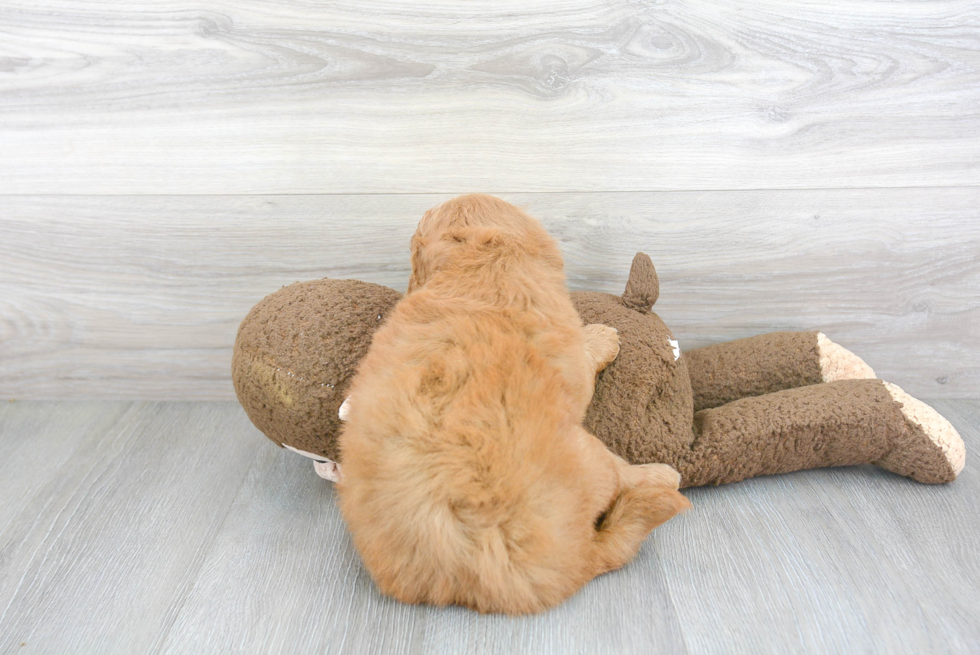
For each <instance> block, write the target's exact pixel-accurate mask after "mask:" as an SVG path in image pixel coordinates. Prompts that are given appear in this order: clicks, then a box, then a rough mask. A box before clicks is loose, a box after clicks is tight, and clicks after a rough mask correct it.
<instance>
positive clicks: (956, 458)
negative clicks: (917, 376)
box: [674, 379, 965, 487]
mask: <svg viewBox="0 0 980 655" xmlns="http://www.w3.org/2000/svg"><path fill="white" fill-rule="evenodd" d="M964 461H965V449H964V446H963V441H962V440H961V439H960V437H959V435H958V434H957V433H956V430H955V429H954V428H953V427H952V425H950V424H949V422H948V421H946V419H944V418H943V417H942V416H940V415H939V414H938V412H936V411H935V410H934V409H932V408H931V407H929V406H928V405H926V404H925V403H922V402H921V401H919V400H916V399H914V398H912V397H910V396H908V395H907V394H905V393H904V392H902V390H901V389H899V388H898V387H896V386H894V385H890V384H888V383H885V382H882V381H881V380H867V379H866V380H841V381H837V382H828V383H824V384H815V385H811V386H806V387H798V388H794V389H786V390H783V391H778V392H775V393H771V394H767V395H763V396H758V397H754V398H743V399H741V400H737V401H734V402H731V403H728V404H726V405H722V406H721V407H717V408H713V409H705V410H701V411H699V412H697V413H696V414H695V415H694V440H693V442H692V444H691V447H690V449H689V451H688V452H687V453H685V454H684V455H683V456H682V459H681V461H679V462H676V463H674V466H675V468H676V469H677V470H678V471H679V472H680V474H681V477H682V482H681V486H682V487H693V486H699V485H705V484H724V483H728V482H737V481H738V480H744V479H746V478H750V477H754V476H757V475H769V474H775V473H787V472H791V471H799V470H803V469H811V468H820V467H826V466H850V465H856V464H875V465H878V466H880V467H882V468H885V469H887V470H890V471H893V472H895V473H898V474H900V475H904V476H907V477H910V478H912V479H914V480H917V481H919V482H924V483H943V482H950V481H952V480H953V479H955V478H956V476H957V475H958V474H959V472H960V471H961V470H962V469H963V463H964Z"/></svg>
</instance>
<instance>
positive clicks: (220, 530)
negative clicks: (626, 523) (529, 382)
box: [0, 400, 980, 655]
mask: <svg viewBox="0 0 980 655" xmlns="http://www.w3.org/2000/svg"><path fill="white" fill-rule="evenodd" d="M934 405H935V406H936V407H937V408H938V409H939V410H940V411H941V412H943V413H944V414H945V415H946V416H947V417H948V418H949V419H950V420H951V422H952V423H953V424H954V425H955V426H956V427H957V428H958V429H959V430H960V432H961V434H962V435H963V437H964V440H965V441H966V443H967V448H968V450H969V451H970V453H975V452H977V448H978V447H980V401H970V400H952V401H935V402H934ZM0 443H2V444H3V445H4V456H3V458H0V653H19V654H20V653H23V654H25V655H26V654H27V653H158V652H165V653H179V654H181V655H184V654H186V653H314V652H316V653H322V652H327V653H435V652H440V653H441V652H445V653H457V652H458V653H600V652H609V653H671V654H676V653H752V654H755V653H799V652H813V653H888V654H893V653H976V652H978V649H980V614H978V612H977V607H978V606H980V556H978V551H977V548H976V543H977V542H978V540H980V511H978V510H980V507H978V503H980V501H978V498H980V475H978V473H977V468H976V467H975V466H973V465H972V464H971V463H969V460H968V464H967V468H966V470H965V472H964V473H963V475H962V476H961V477H960V479H959V480H957V481H956V482H954V483H953V484H950V485H947V486H937V487H933V486H925V485H920V484H916V483H914V482H911V481H909V480H907V479H904V478H900V477H897V476H895V475H892V474H889V473H886V472H883V471H880V470H878V469H874V468H871V467H860V468H852V469H826V470H817V471H805V472H800V473H796V474H791V475H782V476H773V477H767V478H760V479H755V480H749V481H746V482H743V483H739V484H734V485H729V486H725V487H714V488H701V489H692V490H689V492H688V493H689V496H690V498H691V500H692V502H693V503H694V509H693V510H692V511H690V512H688V513H687V514H686V515H684V516H682V517H680V518H678V519H675V520H673V521H671V522H669V523H668V524H666V525H665V526H663V527H662V528H660V529H658V530H656V531H655V532H654V533H653V536H652V537H651V538H650V539H648V540H647V542H646V543H645V544H644V546H643V549H642V550H641V552H640V555H639V556H638V557H637V558H636V560H634V561H633V562H632V563H631V564H629V565H628V566H626V567H625V568H624V569H622V570H620V571H617V572H614V573H611V574H608V575H606V576H603V577H601V578H599V579H596V580H594V581H592V582H591V583H589V584H588V585H587V586H586V587H585V588H584V589H583V590H582V591H581V592H579V593H578V594H577V595H576V596H574V597H572V598H571V599H570V600H569V601H567V602H566V603H565V604H564V605H562V606H560V607H558V608H557V609H554V610H552V611H551V612H548V613H546V614H543V615H540V616H532V617H526V618H518V619H513V618H507V617H501V616H481V615H478V614H476V613H473V612H471V611H468V610H463V609H459V608H450V609H440V608H434V607H420V606H406V605H401V604H399V603H397V602H394V601H391V600H389V599H387V598H384V597H382V596H380V595H379V594H378V592H377V590H376V589H375V587H374V586H373V584H372V582H371V580H370V578H369V577H368V575H367V574H366V573H365V571H364V569H363V568H362V567H361V565H360V563H359V561H358V558H357V556H356V553H355V552H354V550H353V548H352V545H351V541H350V539H349V538H348V536H347V534H346V533H345V531H344V526H343V524H342V522H341V519H340V516H339V513H338V511H337V508H336V505H335V499H334V494H333V491H332V488H331V484H330V483H328V482H325V481H323V480H321V479H319V478H317V477H316V476H315V474H314V473H313V470H312V467H311V466H310V464H309V462H308V460H305V459H304V458H301V457H299V456H297V455H294V454H292V453H290V452H288V451H285V450H282V449H279V448H276V447H275V446H273V445H272V444H271V443H270V442H268V441H267V440H266V439H265V438H264V437H262V436H261V435H260V434H259V433H258V432H257V431H256V430H255V428H253V427H252V425H251V424H250V423H249V422H248V419H247V418H246V416H245V414H244V412H243V411H242V410H241V408H240V407H238V406H237V404H235V403H129V402H126V403H124V402H75V403H42V402H11V403H5V404H4V405H2V406H0ZM970 457H972V454H971V455H970Z"/></svg>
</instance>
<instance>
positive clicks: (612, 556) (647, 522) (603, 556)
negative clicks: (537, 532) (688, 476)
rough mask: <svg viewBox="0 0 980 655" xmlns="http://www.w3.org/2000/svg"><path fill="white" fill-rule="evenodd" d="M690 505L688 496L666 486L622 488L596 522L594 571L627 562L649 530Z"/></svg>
mask: <svg viewBox="0 0 980 655" xmlns="http://www.w3.org/2000/svg"><path fill="white" fill-rule="evenodd" d="M668 468H669V467H668ZM690 507H691V503H690V502H689V501H688V500H687V498H685V497H684V496H683V495H681V493H680V492H678V491H677V490H676V488H671V487H669V486H662V485H660V484H652V483H643V484H639V485H637V486H635V487H629V488H626V489H624V490H623V492H622V493H621V494H619V496H617V497H616V500H614V501H613V504H612V506H611V507H610V508H609V509H608V510H607V511H606V513H605V514H604V515H603V516H602V517H601V519H600V521H599V524H598V525H597V526H596V535H595V566H596V575H599V574H602V573H606V572H607V571H613V570H615V569H618V568H620V567H621V566H623V565H624V564H626V563H627V562H629V561H630V560H631V559H633V557H634V556H635V555H636V553H637V552H638V551H639V550H640V545H641V544H642V543H643V540H644V539H646V537H647V535H649V534H650V531H651V530H653V529H654V528H655V527H657V526H658V525H661V524H662V523H665V522H666V521H668V520H669V519H671V518H673V517H674V516H676V515H677V514H679V513H681V512H683V511H685V510H687V509H690Z"/></svg>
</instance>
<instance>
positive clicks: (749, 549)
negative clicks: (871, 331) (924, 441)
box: [663, 401, 980, 654]
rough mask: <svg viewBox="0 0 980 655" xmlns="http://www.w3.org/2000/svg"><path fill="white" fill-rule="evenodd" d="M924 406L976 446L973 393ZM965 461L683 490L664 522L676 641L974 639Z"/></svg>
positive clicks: (919, 646) (750, 644)
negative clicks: (943, 472) (682, 503)
mask: <svg viewBox="0 0 980 655" xmlns="http://www.w3.org/2000/svg"><path fill="white" fill-rule="evenodd" d="M937 406H938V407H939V408H940V409H941V410H942V411H944V412H946V413H947V416H948V417H949V418H950V419H951V420H952V422H953V423H954V425H955V426H956V427H957V428H958V429H959V430H960V432H961V433H962V435H963V437H964V440H965V441H966V443H967V450H968V451H969V452H975V451H976V448H977V447H978V446H980V420H978V418H980V402H977V401H969V402H968V401H955V402H953V401H946V402H944V403H941V404H937ZM971 466H972V464H968V466H967V468H966V470H965V471H964V473H963V474H962V475H961V477H960V478H959V479H958V480H956V481H955V482H954V483H952V484H950V485H943V486H927V485H920V484H917V483H915V482H913V481H911V480H908V479H905V478H900V477H898V476H896V475H893V474H890V473H887V472H885V471H882V470H879V469H876V468H872V467H860V468H841V469H822V470H816V471H804V472H799V473H794V474H789V475H781V476H772V477H766V478H756V479H753V480H749V481H746V482H742V483H739V484H735V485H727V486H723V487H717V488H700V489H695V490H691V492H690V494H689V496H690V498H691V501H692V503H693V504H694V510H693V511H691V512H689V513H688V514H687V515H685V516H684V517H683V520H682V521H679V522H678V528H679V529H678V530H676V531H672V532H667V533H664V535H663V541H664V544H663V548H664V550H665V551H667V552H670V553H672V557H669V558H664V563H665V570H666V572H665V575H666V576H667V578H668V579H669V580H670V589H671V592H672V600H673V603H674V605H675V607H676V608H677V611H678V613H679V615H680V617H681V629H682V631H683V633H684V638H685V641H686V643H687V644H688V646H689V647H690V648H691V650H692V651H694V652H726V653H790V652H860V653H883V654H887V653H896V652H909V653H935V652H943V653H970V652H974V651H975V650H976V645H977V643H980V641H978V640H980V620H978V618H977V614H976V611H975V608H976V607H977V603H978V602H980V591H978V590H980V562H978V558H977V557H976V554H975V552H974V549H973V548H972V544H974V543H976V540H977V538H978V536H980V525H978V524H977V521H976V520H975V517H976V516H977V501H976V499H977V494H978V493H980V476H978V475H977V470H976V468H975V467H972V468H971ZM692 544H696V545H697V546H696V547H694V548H692V547H691V545H692ZM681 549H683V552H684V553H685V555H686V556H678V555H677V553H678V552H679V551H681Z"/></svg>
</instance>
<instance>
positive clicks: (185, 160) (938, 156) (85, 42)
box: [0, 0, 980, 194]
mask: <svg viewBox="0 0 980 655" xmlns="http://www.w3.org/2000/svg"><path fill="white" fill-rule="evenodd" d="M0 11H2V14H0V34H2V39H0V151H2V152H3V156H2V157H0V193H7V194H10V193H19V194H25V193H26V194H62V193H98V194H146V193H171V194H238V193H245V194H256V193H258V194H282V193H389V192H440V193H446V192H453V191H455V190H457V189H460V190H483V191H496V192H517V191H525V192H532V191H588V190H600V191H649V190H672V189H695V190H700V189H770V188H835V187H844V188H855V187H869V186H879V187H880V186H887V187H901V186H921V185H935V186H955V185H977V184H978V183H980V157H978V153H980V141H978V140H977V138H976V135H977V133H978V132H980V110H978V107H980V40H978V39H977V35H978V33H980V6H978V5H977V3H975V2H970V1H968V0H942V1H936V2H929V3H921V2H912V1H901V2H888V3H885V2H867V1H865V2H857V3H855V2H849V1H845V0H818V1H815V2H807V3H805V4H800V3H790V4H787V3H784V2H777V1H776V0H767V1H765V2H755V3H750V4H746V3H744V2H739V1H738V0H716V1H713V2H712V1H705V0H700V1H698V2H693V1H689V0H685V1H679V2H670V3H661V2H635V1H626V0H616V1H606V2H594V1H592V0H573V1H567V2H552V3H544V4H535V5H533V6H531V5H528V3H526V2H517V1H516V0H506V1H505V0H501V1H498V2H492V3H489V2H480V3H469V4H467V5H466V6H465V7H464V6H460V4H459V3H443V2H392V1H379V0H358V1H357V2H351V1H347V2H337V3H328V4H324V3H308V2H296V1H293V2H272V1H270V0H248V1H243V2H236V3H233V4H229V3H218V2H196V3H188V2H186V0H156V1H154V2H148V3H139V4H130V5H120V4H118V3H109V2H84V3H83V2H78V1H77V0H45V1H44V2H41V3H37V2H27V1H26V0H14V1H12V2H6V3H4V6H3V8H2V9H0Z"/></svg>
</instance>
